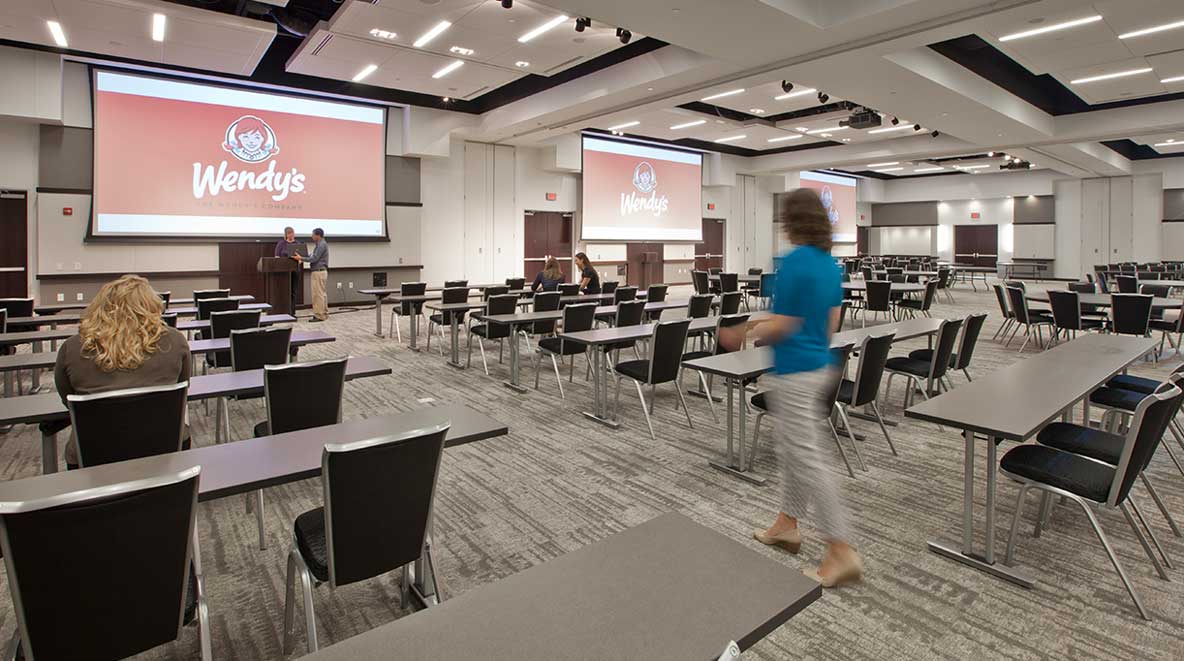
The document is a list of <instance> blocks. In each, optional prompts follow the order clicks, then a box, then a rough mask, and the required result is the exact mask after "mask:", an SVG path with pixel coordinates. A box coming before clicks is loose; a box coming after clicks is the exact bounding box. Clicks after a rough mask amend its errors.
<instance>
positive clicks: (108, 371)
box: [54, 275, 189, 469]
mask: <svg viewBox="0 0 1184 661" xmlns="http://www.w3.org/2000/svg"><path fill="white" fill-rule="evenodd" d="M163 311H164V302H163V301H161V299H160V296H158V295H157V294H156V292H155V291H153V289H152V287H151V286H150V285H149V284H148V281H147V280H145V279H144V278H141V277H140V276H138V275H125V276H123V277H121V278H119V279H118V280H115V281H112V282H108V283H107V284H105V285H103V288H102V289H100V290H99V293H98V295H97V296H95V298H94V300H93V301H91V304H90V305H89V306H87V308H86V311H85V312H83V313H82V320H81V322H80V323H79V325H78V334H77V335H75V336H73V337H71V338H70V339H68V340H66V341H65V343H63V344H62V347H61V349H59V350H58V358H57V363H56V364H55V365H54V382H55V383H56V384H57V389H58V394H59V395H61V397H62V401H63V402H65V401H66V396H67V395H88V394H91V393H96V392H105V391H108V390H122V389H124V388H140V387H145V386H164V385H169V384H173V383H180V382H182V381H187V380H188V379H189V341H188V340H186V339H185V336H184V335H182V334H181V332H180V331H178V330H177V329H175V328H170V327H169V326H168V325H166V324H165V323H164V320H163V319H162V318H161V313H162V312H163ZM181 436H182V438H184V439H185V441H184V442H183V444H182V446H183V447H185V448H188V447H189V429H188V426H186V428H185V429H184V430H183V431H182V433H181ZM66 467H67V468H71V469H73V468H77V467H78V448H77V447H76V445H75V442H74V438H73V436H71V438H70V442H69V443H68V444H67V445H66Z"/></svg>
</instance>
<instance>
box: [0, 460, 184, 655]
mask: <svg viewBox="0 0 1184 661" xmlns="http://www.w3.org/2000/svg"><path fill="white" fill-rule="evenodd" d="M200 472H201V467H200V466H193V467H191V468H188V469H186V470H184V471H180V472H178V473H168V474H162V475H158V476H153V477H150V478H145V479H139V480H135V481H131V482H125V483H122V484H109V485H104V486H103V487H102V488H95V489H82V490H79V491H74V492H70V493H65V494H59V495H54V496H50V497H46V498H41V499H38V500H27V501H20V502H6V503H0V547H2V548H3V552H4V563H5V565H6V566H7V568H8V572H7V573H8V589H9V591H10V593H11V594H12V605H13V610H14V612H15V613H16V626H17V630H18V632H19V634H20V638H21V648H22V650H23V652H24V657H25V658H26V659H34V658H37V659H122V658H124V657H128V656H132V655H134V654H137V653H139V652H143V651H145V650H149V649H152V648H154V647H156V646H158V645H162V644H164V643H167V642H170V641H173V640H176V639H177V638H178V636H179V634H180V632H181V627H182V622H183V618H184V613H185V592H186V589H187V588H188V585H189V570H190V560H191V557H192V556H191V554H192V552H193V544H192V542H193V540H194V539H195V534H194V527H193V523H194V515H195V513H196V511H197V487H198V477H199V474H200ZM80 556H85V557H80ZM66 604H72V605H76V606H83V605H85V604H90V605H91V607H90V608H87V609H86V616H85V617H79V618H70V619H69V621H68V622H67V621H64V620H63V619H62V613H63V611H62V608H63V606H64V605H66Z"/></svg>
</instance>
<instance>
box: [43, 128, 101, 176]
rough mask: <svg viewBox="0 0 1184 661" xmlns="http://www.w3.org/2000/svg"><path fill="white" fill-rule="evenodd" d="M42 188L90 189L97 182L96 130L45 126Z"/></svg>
mask: <svg viewBox="0 0 1184 661" xmlns="http://www.w3.org/2000/svg"><path fill="white" fill-rule="evenodd" d="M39 154H40V156H39V158H38V163H37V173H38V182H37V185H38V187H39V188H66V189H73V190H87V191H88V190H90V189H91V186H93V185H94V170H93V161H94V131H92V130H90V129H80V128H73V127H69V126H51V125H48V124H42V125H41V140H40V150H39Z"/></svg>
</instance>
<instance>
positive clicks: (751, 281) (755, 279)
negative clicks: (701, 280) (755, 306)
mask: <svg viewBox="0 0 1184 661" xmlns="http://www.w3.org/2000/svg"><path fill="white" fill-rule="evenodd" d="M707 280H708V281H709V282H719V274H718V273H716V274H708V276H707ZM736 283H737V284H739V285H741V286H743V285H749V286H752V285H759V284H761V276H759V275H748V274H739V273H738V274H736Z"/></svg>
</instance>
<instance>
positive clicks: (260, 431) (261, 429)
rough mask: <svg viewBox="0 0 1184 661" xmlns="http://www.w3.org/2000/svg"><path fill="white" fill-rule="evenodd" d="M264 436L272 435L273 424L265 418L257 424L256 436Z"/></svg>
mask: <svg viewBox="0 0 1184 661" xmlns="http://www.w3.org/2000/svg"><path fill="white" fill-rule="evenodd" d="M264 436H271V426H270V425H268V424H267V421H266V420H264V421H263V422H260V423H259V424H257V425H255V438H262V437H264Z"/></svg>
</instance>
